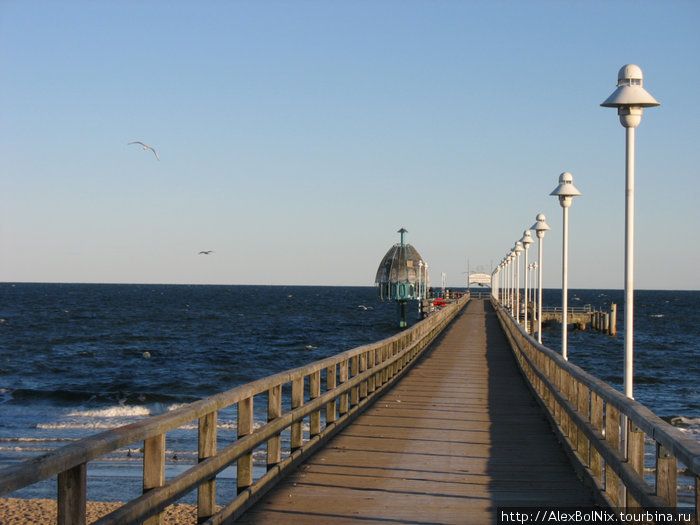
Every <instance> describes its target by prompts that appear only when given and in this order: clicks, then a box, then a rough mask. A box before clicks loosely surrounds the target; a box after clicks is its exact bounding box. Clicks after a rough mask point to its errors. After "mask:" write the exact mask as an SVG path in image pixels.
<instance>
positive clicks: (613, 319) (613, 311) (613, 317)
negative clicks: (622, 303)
mask: <svg viewBox="0 0 700 525" xmlns="http://www.w3.org/2000/svg"><path fill="white" fill-rule="evenodd" d="M608 333H609V334H610V335H615V334H617V305H616V304H615V303H612V304H611V305H610V329H609V330H608Z"/></svg>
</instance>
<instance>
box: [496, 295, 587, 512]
mask: <svg viewBox="0 0 700 525" xmlns="http://www.w3.org/2000/svg"><path fill="white" fill-rule="evenodd" d="M483 307H484V310H485V314H486V315H485V328H484V329H485V332H486V338H487V341H486V362H487V366H488V371H489V373H488V392H489V394H488V406H489V408H488V411H489V415H490V418H491V430H490V438H491V450H490V459H489V462H488V474H489V476H490V478H491V481H490V486H489V488H490V492H491V494H492V501H493V507H492V510H493V511H494V513H495V512H499V511H505V510H506V509H508V508H517V507H540V508H544V507H553V506H557V507H559V508H562V507H584V506H585V507H591V506H593V499H592V496H591V494H590V493H589V492H587V491H585V490H582V485H581V482H580V480H579V479H578V478H577V476H576V474H575V472H574V470H573V469H572V468H571V466H570V464H569V461H568V459H567V457H566V454H565V453H564V451H563V449H562V448H561V445H560V444H559V442H558V441H557V439H556V436H555V434H554V433H553V432H552V429H551V426H550V425H549V423H548V421H547V419H546V418H545V416H544V414H543V412H542V410H541V408H540V406H539V404H538V403H537V401H536V400H535V398H534V397H533V395H532V393H531V392H530V390H529V388H528V387H527V385H526V383H525V381H524V379H523V377H522V375H521V374H520V371H519V369H518V367H517V364H516V362H515V360H514V359H513V355H512V352H511V350H510V348H509V342H508V340H507V338H506V336H505V334H504V333H503V330H502V329H501V326H500V324H499V321H498V317H497V314H496V312H495V310H494V308H493V306H491V303H490V302H488V301H484V302H483Z"/></svg>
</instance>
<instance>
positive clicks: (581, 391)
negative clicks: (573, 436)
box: [576, 381, 591, 467]
mask: <svg viewBox="0 0 700 525" xmlns="http://www.w3.org/2000/svg"><path fill="white" fill-rule="evenodd" d="M576 385H577V409H578V412H579V414H581V415H582V416H583V417H584V418H586V419H588V420H590V413H589V410H590V408H589V403H590V390H589V389H588V387H587V386H586V385H584V384H583V383H580V382H578V381H576ZM577 434H578V438H577V440H578V452H579V456H580V457H581V459H582V460H583V464H584V465H586V466H587V467H590V466H591V458H590V450H589V448H590V446H589V442H588V438H587V437H586V435H585V434H584V433H583V430H581V429H580V428H579V429H577Z"/></svg>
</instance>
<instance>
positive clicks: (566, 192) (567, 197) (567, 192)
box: [550, 171, 581, 360]
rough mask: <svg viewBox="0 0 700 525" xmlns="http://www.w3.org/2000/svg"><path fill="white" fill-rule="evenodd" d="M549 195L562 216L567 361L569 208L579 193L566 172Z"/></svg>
mask: <svg viewBox="0 0 700 525" xmlns="http://www.w3.org/2000/svg"><path fill="white" fill-rule="evenodd" d="M550 195H555V196H557V197H559V204H560V205H561V207H562V208H563V214H564V221H563V222H564V225H563V228H562V229H563V230H564V236H563V241H562V250H561V355H562V356H563V357H564V359H566V360H568V359H569V356H568V354H567V348H566V343H567V331H568V322H569V312H568V309H569V297H568V287H569V208H570V207H571V203H572V202H573V201H574V197H576V196H577V195H581V192H580V191H578V190H577V189H576V187H575V186H574V177H573V175H571V173H569V172H568V171H565V172H564V173H562V174H561V175H559V186H557V187H556V188H555V189H554V191H553V192H552V193H550Z"/></svg>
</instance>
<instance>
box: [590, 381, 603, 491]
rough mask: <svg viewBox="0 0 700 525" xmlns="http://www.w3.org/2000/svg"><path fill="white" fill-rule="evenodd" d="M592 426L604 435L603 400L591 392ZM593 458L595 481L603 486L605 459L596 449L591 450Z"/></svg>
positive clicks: (592, 467)
mask: <svg viewBox="0 0 700 525" xmlns="http://www.w3.org/2000/svg"><path fill="white" fill-rule="evenodd" d="M590 422H591V425H592V426H593V428H595V429H596V430H597V431H598V432H600V433H601V434H602V433H603V399H602V398H601V397H600V396H599V395H598V394H596V393H595V392H591V418H590ZM590 451H591V452H590V457H591V472H592V473H593V476H594V477H595V480H596V481H597V482H598V483H599V484H600V486H601V487H602V486H603V457H602V456H601V455H600V452H598V449H596V448H595V447H591V448H590Z"/></svg>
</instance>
